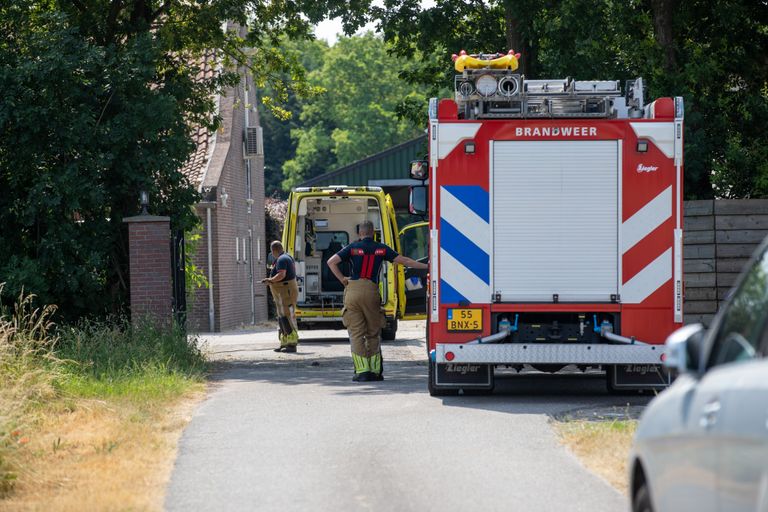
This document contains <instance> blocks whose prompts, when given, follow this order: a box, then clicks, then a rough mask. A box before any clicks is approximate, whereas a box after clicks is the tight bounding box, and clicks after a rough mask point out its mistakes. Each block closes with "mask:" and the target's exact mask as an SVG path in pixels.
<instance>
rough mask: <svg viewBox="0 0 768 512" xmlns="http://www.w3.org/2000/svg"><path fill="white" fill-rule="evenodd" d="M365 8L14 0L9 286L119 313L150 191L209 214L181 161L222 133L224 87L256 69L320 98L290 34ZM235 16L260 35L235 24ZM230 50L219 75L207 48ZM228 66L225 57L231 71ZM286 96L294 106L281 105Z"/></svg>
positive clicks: (65, 307)
mask: <svg viewBox="0 0 768 512" xmlns="http://www.w3.org/2000/svg"><path fill="white" fill-rule="evenodd" d="M366 8H367V4H366V3H365V1H363V2H361V3H359V4H357V8H355V9H350V8H349V7H348V6H347V4H346V2H344V1H343V0H312V1H309V0H297V1H294V2H287V3H286V2H277V3H275V2H271V1H268V0H217V1H212V2H186V1H180V0H14V1H10V0H4V1H0V90H2V91H3V95H2V99H1V100H0V188H2V190H3V193H2V194H0V226H2V227H0V282H6V286H5V288H4V289H5V292H6V293H8V294H9V295H11V296H13V295H15V294H17V293H18V292H19V291H20V289H21V288H22V287H23V288H25V289H26V290H27V291H28V292H33V293H36V294H38V295H39V296H40V299H41V300H42V301H44V302H47V303H56V304H58V305H59V306H60V308H61V312H62V314H63V315H65V316H68V317H76V316H78V315H82V314H88V313H96V314H103V313H105V312H114V311H119V310H120V308H121V306H122V304H123V303H124V301H125V298H126V293H127V283H128V279H127V277H126V275H127V259H128V255H127V254H128V252H127V241H126V239H125V237H124V226H123V224H122V219H123V218H124V217H126V216H130V215H134V214H136V213H138V209H139V207H138V204H137V203H138V201H137V197H138V193H139V191H140V190H146V191H148V192H149V193H150V195H151V197H152V213H155V214H161V215H170V216H171V218H172V222H173V225H174V227H176V228H179V229H188V228H190V227H192V226H193V225H194V224H195V223H196V218H195V216H194V215H193V213H192V211H191V206H192V205H193V204H194V203H195V202H196V201H197V200H198V196H197V193H196V192H195V190H194V188H193V187H192V185H191V184H190V183H189V182H188V180H187V179H186V178H185V177H184V176H183V175H182V174H181V173H180V171H179V169H180V168H181V166H182V164H183V163H184V162H185V161H186V159H187V158H188V156H189V155H190V153H191V151H192V150H193V143H192V138H191V130H190V127H191V126H192V125H194V124H201V125H204V126H207V127H209V128H210V129H215V128H216V126H217V121H218V120H217V118H216V117H215V115H214V114H215V112H214V104H213V101H212V97H213V94H214V93H215V92H216V91H220V90H222V88H223V87H224V86H226V85H230V84H234V82H235V81H236V80H237V76H238V73H237V71H238V67H239V69H242V68H243V67H244V66H247V67H248V68H249V69H250V72H251V73H252V74H253V75H254V78H255V80H256V82H257V83H258V84H259V85H260V86H266V85H267V84H270V85H271V87H272V90H273V91H274V99H275V100H277V101H283V100H285V99H286V98H287V97H288V94H289V92H290V91H294V92H296V93H297V94H299V95H301V94H307V93H310V92H312V88H311V86H309V84H308V83H307V81H306V78H305V73H304V71H303V69H302V67H301V65H300V63H299V61H298V60H297V59H294V58H291V57H290V56H286V55H284V54H283V53H281V52H280V51H279V48H278V43H279V41H280V40H281V39H282V38H284V37H289V38H295V39H302V38H303V39H307V38H309V37H310V34H311V28H312V25H313V24H314V23H316V22H318V21H320V20H321V19H323V18H324V17H326V16H328V15H343V16H344V20H345V23H346V25H347V27H348V28H350V29H354V27H356V26H358V25H359V24H361V23H364V21H365V18H364V14H365V12H366ZM227 21H234V22H237V23H239V25H240V26H242V27H246V26H247V27H249V28H250V30H249V31H248V32H247V34H246V33H244V32H243V31H242V30H239V29H236V28H233V29H231V30H223V29H222V27H223V26H224V23H225V22H227ZM206 56H207V57H211V56H213V58H215V59H216V64H217V65H216V66H215V67H214V70H215V71H214V72H213V73H203V72H202V71H203V68H202V66H201V63H202V62H203V61H204V60H205V57H206ZM218 64H220V66H219V65H218ZM272 105H273V106H274V108H275V109H276V110H279V105H278V104H277V103H276V102H275V101H273V102H272Z"/></svg>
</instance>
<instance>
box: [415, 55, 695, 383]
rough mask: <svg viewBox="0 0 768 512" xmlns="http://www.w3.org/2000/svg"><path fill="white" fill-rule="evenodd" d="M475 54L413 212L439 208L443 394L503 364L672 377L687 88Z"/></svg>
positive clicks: (437, 110)
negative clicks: (491, 60) (534, 75)
mask: <svg viewBox="0 0 768 512" xmlns="http://www.w3.org/2000/svg"><path fill="white" fill-rule="evenodd" d="M507 60H509V59H508V58H507ZM473 61H475V62H481V63H485V65H483V64H481V65H478V66H476V67H474V68H473V67H471V66H469V65H467V66H462V69H459V66H458V65H457V66H456V69H457V71H459V72H458V73H457V75H456V77H455V98H453V99H442V100H440V101H438V100H436V99H432V100H431V101H430V104H429V132H428V133H429V156H428V160H425V161H416V162H413V163H412V164H411V177H412V178H415V179H422V180H428V182H427V185H426V188H422V189H414V190H412V205H411V208H412V210H413V211H414V212H416V213H418V212H420V211H421V212H424V214H427V213H426V212H427V209H426V207H425V205H424V204H423V203H422V204H421V205H420V204H419V203H420V201H418V200H417V199H416V198H418V197H419V195H420V194H419V193H417V192H420V193H421V195H423V196H424V197H425V198H428V202H429V204H430V208H429V211H428V216H429V227H430V272H429V276H430V277H429V292H428V293H429V300H428V319H427V321H428V328H427V330H428V336H427V337H428V352H429V390H430V393H431V394H433V395H438V394H449V393H456V392H461V390H470V389H476V390H490V389H492V388H493V386H494V369H498V368H512V369H518V370H520V369H526V370H530V369H538V370H541V371H550V372H551V371H557V370H559V369H562V368H564V367H569V368H570V369H581V370H588V369H592V370H600V369H602V370H604V371H605V372H606V375H607V379H608V386H609V388H610V389H611V390H621V389H647V388H658V387H663V386H664V385H666V384H668V377H667V376H666V374H664V373H663V371H662V369H661V366H660V363H661V362H662V361H663V358H664V348H663V342H664V340H665V338H666V337H667V335H668V334H670V333H671V332H672V331H673V330H675V329H676V328H678V327H680V326H681V325H682V321H683V316H682V315H683V311H682V302H683V272H682V239H683V234H682V217H681V216H682V176H683V147H682V141H683V132H682V130H683V101H682V98H679V97H678V98H674V99H673V98H660V99H657V100H655V101H653V102H651V103H649V104H645V103H644V101H643V83H642V80H641V79H636V80H632V81H629V82H627V83H626V84H625V91H624V94H622V87H621V84H620V83H619V82H618V81H580V80H572V79H569V78H566V79H562V80H528V79H527V78H525V77H524V76H521V75H519V74H516V73H515V72H514V70H515V69H516V67H517V64H516V62H515V63H514V66H506V69H495V68H494V67H493V66H489V65H487V62H488V60H487V57H485V56H478V57H477V59H473Z"/></svg>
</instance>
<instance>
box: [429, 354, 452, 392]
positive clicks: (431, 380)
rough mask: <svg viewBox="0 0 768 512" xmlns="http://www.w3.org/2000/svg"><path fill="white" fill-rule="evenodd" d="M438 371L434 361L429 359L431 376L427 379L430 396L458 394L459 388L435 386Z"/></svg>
mask: <svg viewBox="0 0 768 512" xmlns="http://www.w3.org/2000/svg"><path fill="white" fill-rule="evenodd" d="M436 371H437V368H436V365H435V363H434V362H432V361H429V378H428V379H427V381H428V382H427V387H428V389H429V396H456V395H458V394H459V390H458V389H450V388H448V389H444V388H438V387H437V386H435V373H436Z"/></svg>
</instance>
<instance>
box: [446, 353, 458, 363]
mask: <svg viewBox="0 0 768 512" xmlns="http://www.w3.org/2000/svg"><path fill="white" fill-rule="evenodd" d="M455 357H456V354H454V353H453V352H446V353H445V360H446V361H453V360H454V358H455Z"/></svg>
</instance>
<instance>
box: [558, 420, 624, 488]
mask: <svg viewBox="0 0 768 512" xmlns="http://www.w3.org/2000/svg"><path fill="white" fill-rule="evenodd" d="M636 428H637V421H636V420H622V421H619V420H616V421H597V422H595V421H584V420H574V421H564V422H556V423H555V430H556V431H557V433H558V434H559V436H560V439H561V440H562V442H563V443H564V444H565V445H566V446H568V448H570V450H571V451H572V452H573V453H574V454H576V456H577V457H578V458H579V459H580V460H581V462H582V463H583V464H584V465H585V466H586V467H587V469H589V470H590V471H592V472H594V473H597V474H598V475H600V476H601V477H603V478H604V479H606V480H607V481H608V483H610V484H611V485H612V486H613V487H615V488H616V489H618V490H619V491H621V492H622V493H624V494H627V459H628V457H629V449H630V447H631V446H632V438H633V437H634V435H635V429H636Z"/></svg>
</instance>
